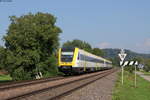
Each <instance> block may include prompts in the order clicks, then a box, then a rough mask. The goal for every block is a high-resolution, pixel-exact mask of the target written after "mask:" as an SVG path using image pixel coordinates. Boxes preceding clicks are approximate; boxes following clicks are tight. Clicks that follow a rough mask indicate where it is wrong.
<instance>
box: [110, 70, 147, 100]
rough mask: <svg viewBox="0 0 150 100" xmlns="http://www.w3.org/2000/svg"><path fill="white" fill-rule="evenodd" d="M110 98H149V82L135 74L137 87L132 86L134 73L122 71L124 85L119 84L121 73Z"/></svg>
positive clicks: (139, 99) (128, 99) (115, 99)
mask: <svg viewBox="0 0 150 100" xmlns="http://www.w3.org/2000/svg"><path fill="white" fill-rule="evenodd" d="M112 100H150V82H148V81H146V80H144V79H143V78H141V77H139V76H137V87H136V88H135V87H134V74H131V73H129V72H125V73H124V85H122V84H121V73H118V80H117V82H116V85H115V88H114V90H113V96H112Z"/></svg>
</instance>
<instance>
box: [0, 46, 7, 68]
mask: <svg viewBox="0 0 150 100" xmlns="http://www.w3.org/2000/svg"><path fill="white" fill-rule="evenodd" d="M5 54H6V51H5V48H4V47H2V46H0V69H3V67H4V66H5V65H4V64H5V58H6V55H5Z"/></svg>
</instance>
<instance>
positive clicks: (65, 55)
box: [61, 52, 73, 62]
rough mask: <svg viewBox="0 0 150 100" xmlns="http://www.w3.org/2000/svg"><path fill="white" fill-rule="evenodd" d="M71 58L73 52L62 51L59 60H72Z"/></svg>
mask: <svg viewBox="0 0 150 100" xmlns="http://www.w3.org/2000/svg"><path fill="white" fill-rule="evenodd" d="M72 60H73V52H62V54H61V61H62V62H72Z"/></svg>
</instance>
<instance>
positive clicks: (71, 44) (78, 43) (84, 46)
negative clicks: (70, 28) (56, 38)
mask: <svg viewBox="0 0 150 100" xmlns="http://www.w3.org/2000/svg"><path fill="white" fill-rule="evenodd" d="M62 47H63V48H70V47H78V48H80V49H84V50H85V51H88V52H91V53H92V47H91V45H90V44H89V43H87V42H85V41H82V40H78V39H75V40H73V41H67V42H65V43H64V44H63V46H62Z"/></svg>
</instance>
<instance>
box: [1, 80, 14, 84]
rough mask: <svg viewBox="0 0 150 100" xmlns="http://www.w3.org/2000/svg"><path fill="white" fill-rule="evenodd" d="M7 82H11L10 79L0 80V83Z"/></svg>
mask: <svg viewBox="0 0 150 100" xmlns="http://www.w3.org/2000/svg"><path fill="white" fill-rule="evenodd" d="M8 82H12V80H0V84H1V83H8Z"/></svg>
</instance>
